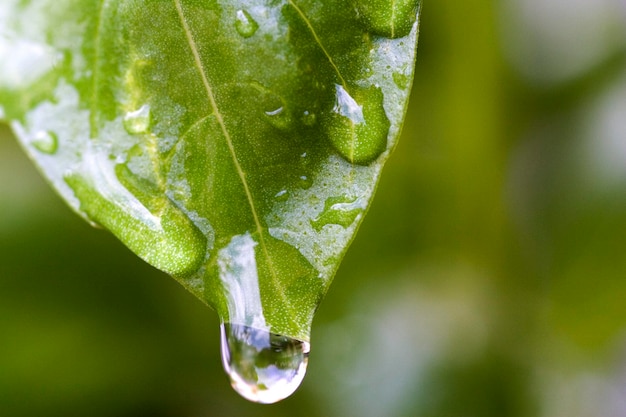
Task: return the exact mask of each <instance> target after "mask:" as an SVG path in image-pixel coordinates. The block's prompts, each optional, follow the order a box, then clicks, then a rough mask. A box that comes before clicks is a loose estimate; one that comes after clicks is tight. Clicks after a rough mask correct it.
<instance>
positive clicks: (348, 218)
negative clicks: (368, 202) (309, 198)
mask: <svg viewBox="0 0 626 417" xmlns="http://www.w3.org/2000/svg"><path fill="white" fill-rule="evenodd" d="M362 211H363V208H362V207H361V204H360V202H359V200H358V199H354V198H347V197H331V198H328V199H327V200H326V201H325V202H324V210H323V211H322V212H321V213H320V215H319V216H317V217H316V218H315V219H313V220H311V226H313V228H314V229H315V230H316V231H317V232H319V231H321V230H322V228H323V227H324V226H326V225H327V224H338V225H339V226H342V227H343V228H347V227H349V226H350V225H351V224H352V223H354V221H355V220H356V218H357V216H358V215H359V214H360V213H361V212H362Z"/></svg>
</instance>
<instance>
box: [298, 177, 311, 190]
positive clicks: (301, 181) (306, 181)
mask: <svg viewBox="0 0 626 417" xmlns="http://www.w3.org/2000/svg"><path fill="white" fill-rule="evenodd" d="M298 185H299V186H300V188H302V189H304V190H308V189H309V188H311V186H312V185H313V180H312V179H311V177H309V176H307V175H301V176H300V177H299V178H298Z"/></svg>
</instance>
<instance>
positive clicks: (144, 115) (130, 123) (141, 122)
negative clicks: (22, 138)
mask: <svg viewBox="0 0 626 417" xmlns="http://www.w3.org/2000/svg"><path fill="white" fill-rule="evenodd" d="M150 123H151V120H150V106H149V105H147V104H144V105H143V106H141V107H140V108H139V109H137V110H135V111H131V112H128V113H126V116H125V117H124V129H126V131H127V132H128V133H130V134H131V135H137V134H139V133H145V132H147V131H148V129H149V128H150Z"/></svg>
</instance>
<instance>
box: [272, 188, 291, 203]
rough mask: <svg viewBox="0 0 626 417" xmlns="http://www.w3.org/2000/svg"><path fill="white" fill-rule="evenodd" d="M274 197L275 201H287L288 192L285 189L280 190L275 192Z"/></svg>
mask: <svg viewBox="0 0 626 417" xmlns="http://www.w3.org/2000/svg"><path fill="white" fill-rule="evenodd" d="M274 198H275V199H276V200H277V201H287V199H288V198H289V193H288V192H287V190H282V191H279V192H277V193H276V195H275V196H274Z"/></svg>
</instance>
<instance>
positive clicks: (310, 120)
mask: <svg viewBox="0 0 626 417" xmlns="http://www.w3.org/2000/svg"><path fill="white" fill-rule="evenodd" d="M315 123H317V115H316V114H315V113H311V112H309V111H308V110H307V111H305V112H304V113H303V114H302V124H304V125H305V126H308V127H311V126H315Z"/></svg>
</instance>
